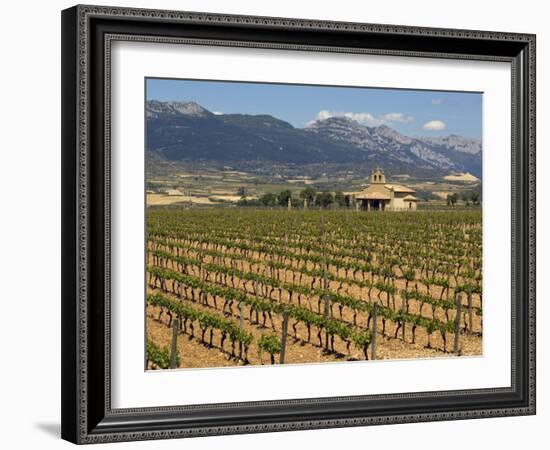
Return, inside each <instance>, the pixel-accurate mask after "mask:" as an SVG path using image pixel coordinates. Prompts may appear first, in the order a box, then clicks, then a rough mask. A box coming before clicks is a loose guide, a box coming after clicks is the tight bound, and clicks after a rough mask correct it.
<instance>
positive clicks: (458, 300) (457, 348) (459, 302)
mask: <svg viewBox="0 0 550 450" xmlns="http://www.w3.org/2000/svg"><path fill="white" fill-rule="evenodd" d="M455 304H456V316H455V341H454V354H455V355H456V356H459V355H460V342H459V339H460V315H461V314H462V299H461V298H460V294H455Z"/></svg>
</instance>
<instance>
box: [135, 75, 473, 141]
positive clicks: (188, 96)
mask: <svg viewBox="0 0 550 450" xmlns="http://www.w3.org/2000/svg"><path fill="white" fill-rule="evenodd" d="M146 84H147V99H148V100H161V101H168V100H170V101H195V102H197V103H199V104H200V105H202V106H203V107H205V108H206V109H208V110H210V111H212V112H215V113H224V114H229V113H241V114H269V115H272V116H274V117H277V118H278V119H282V120H285V121H287V122H290V123H291V124H292V125H293V126H295V127H299V128H302V127H304V126H306V124H307V123H308V122H310V121H312V120H315V119H319V118H326V117H331V116H342V115H345V116H347V117H350V118H352V119H355V120H357V121H359V122H360V123H362V124H364V125H368V126H378V125H382V124H385V125H388V126H390V127H392V128H394V129H396V130H397V131H399V132H400V133H403V134H405V135H409V136H446V135H449V134H458V135H462V136H465V137H472V138H478V139H480V138H481V133H482V129H481V128H482V94H480V93H471V92H448V91H420V90H402V89H379V88H376V89H374V88H367V87H365V88H356V87H353V88H349V87H327V86H303V85H292V84H265V83H242V82H225V81H200V80H173V79H170V80H167V79H151V78H149V79H147V81H146Z"/></svg>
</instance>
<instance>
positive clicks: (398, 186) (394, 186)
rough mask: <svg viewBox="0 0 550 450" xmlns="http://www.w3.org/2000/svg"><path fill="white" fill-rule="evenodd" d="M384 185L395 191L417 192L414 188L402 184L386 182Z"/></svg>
mask: <svg viewBox="0 0 550 450" xmlns="http://www.w3.org/2000/svg"><path fill="white" fill-rule="evenodd" d="M384 186H385V187H387V188H388V189H393V190H394V191H395V192H407V193H410V194H414V193H415V192H416V191H415V190H414V189H411V188H408V187H407V186H403V185H402V184H385V185H384Z"/></svg>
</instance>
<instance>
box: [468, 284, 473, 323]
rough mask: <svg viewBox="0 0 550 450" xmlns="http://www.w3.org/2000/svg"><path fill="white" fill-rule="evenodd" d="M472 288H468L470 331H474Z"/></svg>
mask: <svg viewBox="0 0 550 450" xmlns="http://www.w3.org/2000/svg"><path fill="white" fill-rule="evenodd" d="M473 306H474V305H473V299H472V290H471V289H469V290H468V329H469V330H470V333H473V332H474V317H473V315H474V308H473Z"/></svg>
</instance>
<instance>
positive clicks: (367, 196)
mask: <svg viewBox="0 0 550 450" xmlns="http://www.w3.org/2000/svg"><path fill="white" fill-rule="evenodd" d="M355 198H356V199H357V200H390V198H391V197H390V196H389V195H387V194H384V193H383V192H364V191H363V192H359V194H357V195H356V196H355Z"/></svg>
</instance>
